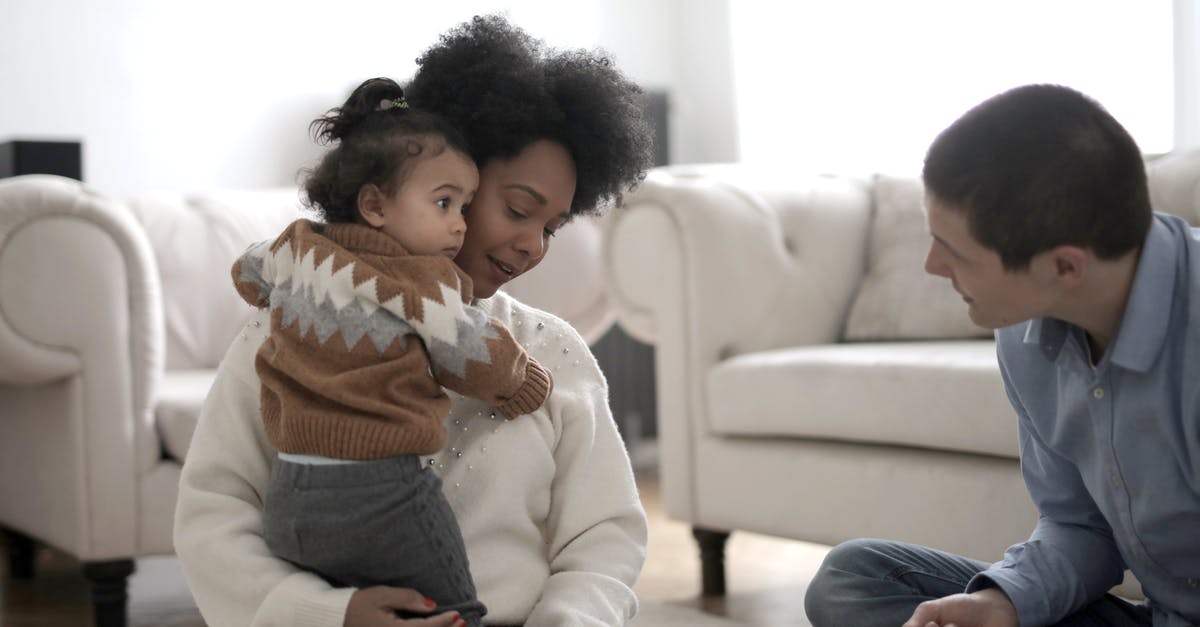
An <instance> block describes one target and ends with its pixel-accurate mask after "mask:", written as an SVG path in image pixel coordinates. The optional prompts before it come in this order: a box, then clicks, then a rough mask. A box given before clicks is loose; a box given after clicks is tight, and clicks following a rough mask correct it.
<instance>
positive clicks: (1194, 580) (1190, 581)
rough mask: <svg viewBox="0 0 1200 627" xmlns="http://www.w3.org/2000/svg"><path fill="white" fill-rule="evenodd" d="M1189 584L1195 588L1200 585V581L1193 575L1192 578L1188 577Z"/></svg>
mask: <svg viewBox="0 0 1200 627" xmlns="http://www.w3.org/2000/svg"><path fill="white" fill-rule="evenodd" d="M1188 585H1189V586H1191V587H1193V588H1195V587H1197V586H1200V581H1197V580H1196V578H1195V577H1192V578H1190V579H1188Z"/></svg>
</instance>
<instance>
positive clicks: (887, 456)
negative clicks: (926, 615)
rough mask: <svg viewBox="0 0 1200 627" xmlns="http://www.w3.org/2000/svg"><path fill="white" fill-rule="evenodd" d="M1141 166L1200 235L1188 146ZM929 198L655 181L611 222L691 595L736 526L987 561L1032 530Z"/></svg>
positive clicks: (743, 178) (677, 173)
mask: <svg viewBox="0 0 1200 627" xmlns="http://www.w3.org/2000/svg"><path fill="white" fill-rule="evenodd" d="M1148 169H1149V171H1150V176H1151V181H1152V189H1153V200H1154V203H1155V206H1156V207H1157V208H1159V209H1161V210H1166V211H1170V212H1173V213H1178V214H1181V215H1185V216H1186V217H1187V218H1188V219H1190V220H1192V221H1193V223H1196V222H1197V221H1198V219H1200V152H1197V153H1191V154H1184V155H1177V156H1168V157H1166V158H1163V159H1159V160H1156V161H1153V162H1152V163H1151V165H1150V166H1149V168H1148ZM921 198H922V189H921V185H920V182H919V179H916V178H904V177H890V176H882V175H876V176H869V177H850V176H836V175H828V176H801V175H797V174H795V173H794V172H768V171H764V170H763V169H761V168H753V167H748V166H742V165H707V166H694V167H669V168H664V169H658V170H655V171H653V172H652V173H651V175H650V176H649V178H648V179H647V181H646V182H645V183H644V184H643V185H642V187H641V188H640V189H639V190H638V191H637V192H636V193H635V194H633V195H632V196H630V197H629V198H628V201H627V205H628V206H627V208H626V209H625V210H623V211H620V212H617V213H615V214H614V215H613V216H612V219H610V220H609V221H608V222H607V225H606V229H605V238H604V260H603V266H604V268H605V272H606V274H607V278H608V281H609V291H610V293H609V298H610V299H611V300H612V301H613V303H614V306H615V308H616V310H617V314H618V321H619V323H620V324H621V325H622V326H623V327H625V328H626V330H627V331H629V332H630V334H631V335H633V336H634V337H637V338H639V339H641V340H643V341H647V342H652V343H653V344H654V347H655V351H656V352H655V358H656V386H657V398H658V417H657V418H658V433H659V441H658V445H659V449H660V451H659V455H660V459H659V462H660V473H661V481H662V489H663V498H664V501H665V507H666V511H667V513H668V515H669V516H671V517H672V518H675V519H678V520H681V521H685V522H688V523H690V524H691V525H692V526H693V528H694V529H695V530H696V535H697V539H698V540H700V544H701V553H702V556H703V559H702V571H703V573H702V574H703V576H702V582H703V593H704V594H721V593H723V591H724V588H725V579H724V572H723V549H722V547H723V545H724V542H725V539H726V538H727V537H728V533H729V532H731V531H734V530H747V531H753V532H759V533H765V534H770V535H775V536H781V537H785V538H794V539H799V540H805V541H811V542H816V543H821V544H827V545H833V544H836V543H838V542H841V541H844V540H847V539H850V538H855V537H862V536H874V537H884V538H893V539H900V540H907V541H911V542H917V543H922V544H927V545H932V546H937V547H941V548H944V549H947V550H950V551H955V552H958V553H961V554H965V555H969V556H972V557H975V558H978V559H985V560H992V559H998V558H999V556H1000V555H1001V554H1002V553H1003V551H1004V549H1005V547H1007V546H1008V545H1010V544H1012V543H1015V542H1018V541H1021V540H1023V539H1025V538H1026V537H1028V534H1029V532H1030V531H1031V530H1032V529H1033V526H1034V524H1035V522H1036V512H1035V510H1034V508H1033V506H1032V504H1031V502H1030V499H1029V497H1028V495H1027V493H1026V490H1025V486H1024V484H1023V483H1022V480H1021V476H1020V472H1019V462H1018V453H1017V437H1016V420H1015V418H1014V416H1013V414H1012V410H1011V408H1010V406H1009V403H1008V401H1007V399H1006V397H1005V394H1004V391H1003V385H1002V383H1001V380H1000V375H999V370H998V367H997V364H996V359H995V353H994V342H993V341H992V340H991V339H990V337H991V336H990V334H989V333H987V332H986V331H984V330H982V329H979V328H978V327H975V326H974V325H973V324H972V323H971V322H970V319H969V318H968V317H967V315H966V310H965V307H964V305H963V304H962V302H961V300H960V299H959V298H958V297H957V295H956V294H955V293H954V292H953V291H952V290H951V289H950V287H949V286H948V285H946V284H945V282H944V280H942V279H935V278H933V277H929V276H927V275H925V274H924V272H923V260H924V254H925V251H926V249H927V246H928V241H929V240H928V235H927V234H926V232H925V228H924V218H923V214H922V211H921ZM1123 592H1124V593H1126V594H1130V595H1136V594H1137V592H1136V587H1135V586H1130V587H1126V588H1124V589H1123Z"/></svg>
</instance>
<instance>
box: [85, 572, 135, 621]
mask: <svg viewBox="0 0 1200 627" xmlns="http://www.w3.org/2000/svg"><path fill="white" fill-rule="evenodd" d="M133 569H134V565H133V560H113V561H111V562H88V563H86V564H84V565H83V576H84V577H86V578H87V580H88V581H89V582H91V585H92V605H93V608H94V610H95V616H96V627H125V624H126V611H127V608H128V605H129V575H131V574H133Z"/></svg>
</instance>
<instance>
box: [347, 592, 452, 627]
mask: <svg viewBox="0 0 1200 627" xmlns="http://www.w3.org/2000/svg"><path fill="white" fill-rule="evenodd" d="M436 607H437V606H436V604H434V602H433V601H431V600H429V599H426V598H425V597H424V596H422V595H421V593H419V592H417V591H416V590H413V589H411V588H392V587H389V586H375V587H373V588H363V589H360V590H355V591H354V594H353V595H351V596H350V603H349V605H347V606H346V619H345V621H344V622H343V623H342V625H343V627H401V626H404V627H461V626H462V625H463V624H464V623H463V621H462V618H461V617H460V616H459V614H458V612H443V613H441V614H436V615H434V616H428V617H425V618H407V619H405V618H400V617H399V616H397V615H396V612H398V611H401V610H404V611H408V612H416V613H420V614H423V613H426V612H431V611H433V610H434V609H435V608H436Z"/></svg>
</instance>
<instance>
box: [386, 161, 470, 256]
mask: <svg viewBox="0 0 1200 627" xmlns="http://www.w3.org/2000/svg"><path fill="white" fill-rule="evenodd" d="M478 187H479V169H478V168H476V167H475V162H474V161H472V160H471V159H470V158H469V157H467V156H466V155H463V154H461V153H459V152H456V151H453V150H443V151H442V153H441V154H439V155H436V156H433V157H428V158H424V159H421V161H420V162H419V163H418V164H417V165H416V167H414V168H413V170H412V172H410V173H409V175H408V179H407V180H405V181H404V183H403V184H402V185H401V186H400V187H399V189H397V190H396V191H395V192H394V193H392V194H391V195H390V196H388V197H387V198H386V199H384V201H383V207H382V210H383V225H382V227H381V228H382V229H383V232H384V233H387V234H388V235H390V236H392V237H393V238H395V239H396V240H397V241H399V242H400V244H401V245H402V246H404V248H405V249H406V250H408V252H410V253H412V254H414V255H445V256H446V257H450V258H451V259H453V258H454V256H455V255H457V254H458V251H459V249H461V248H462V244H463V237H464V235H465V234H466V232H467V224H466V222H465V221H464V220H463V211H464V210H465V209H466V207H467V205H468V204H470V202H471V199H472V198H473V197H474V196H475V190H476V189H478Z"/></svg>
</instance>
